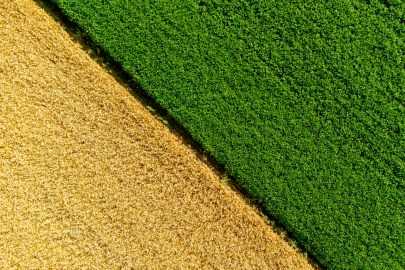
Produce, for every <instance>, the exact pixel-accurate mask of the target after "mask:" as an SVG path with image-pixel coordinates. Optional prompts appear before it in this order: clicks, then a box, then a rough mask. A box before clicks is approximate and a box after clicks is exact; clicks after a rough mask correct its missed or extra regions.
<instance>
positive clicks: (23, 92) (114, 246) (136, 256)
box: [0, 0, 312, 269]
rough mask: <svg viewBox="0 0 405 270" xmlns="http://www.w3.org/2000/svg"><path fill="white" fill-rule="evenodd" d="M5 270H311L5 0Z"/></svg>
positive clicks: (0, 59) (0, 243) (104, 81)
mask: <svg viewBox="0 0 405 270" xmlns="http://www.w3.org/2000/svg"><path fill="white" fill-rule="evenodd" d="M0 235H1V237H0V268H2V269H21V268H28V267H30V268H34V269H35V268H44V267H45V268H58V269H60V268H65V269H70V268H72V269H73V268H82V267H88V269H95V268H98V269H193V268H195V269H312V267H311V266H310V265H309V264H308V262H307V261H306V260H305V259H304V258H302V257H301V256H300V255H299V254H298V253H297V252H295V251H294V249H293V248H292V247H290V246H289V245H288V244H287V243H286V242H284V241H283V239H282V238H281V237H280V236H279V235H277V234H276V233H275V232H273V231H272V230H271V229H270V227H269V226H267V225H266V224H265V223H264V221H263V220H262V219H261V218H260V217H259V216H258V215H257V214H256V213H255V212H254V211H253V210H252V209H251V208H250V207H249V206H248V205H247V204H246V203H245V202H243V200H242V199H240V198H239V197H238V196H237V195H236V194H235V193H234V192H233V191H231V190H230V189H229V188H228V187H227V186H226V185H224V184H222V182H221V181H220V179H219V177H218V175H217V174H216V173H215V172H214V171H213V170H211V169H210V168H209V167H208V166H207V165H206V164H205V163H203V162H202V161H201V160H199V159H198V158H197V156H196V153H195V152H194V151H193V150H192V149H190V148H189V147H187V146H186V145H185V144H183V143H182V142H181V140H180V139H179V138H177V137H176V136H175V135H174V134H173V133H171V132H170V130H169V129H168V128H167V127H166V126H164V125H163V124H162V123H161V122H160V121H159V120H158V119H156V117H155V116H153V115H152V114H151V113H150V112H149V111H148V110H147V109H146V108H144V107H143V106H142V104H141V103H140V102H139V101H137V100H136V99H135V98H134V97H133V96H131V94H130V93H129V90H128V89H125V88H124V87H122V86H121V85H120V84H119V83H118V82H117V81H115V79H114V78H113V77H112V76H111V75H110V74H108V73H107V72H106V71H105V70H104V69H103V68H101V67H100V66H99V65H98V64H97V63H96V62H95V61H94V60H92V59H91V58H90V57H89V56H88V55H87V54H86V53H85V52H84V51H83V50H82V48H81V47H80V46H79V45H78V44H77V43H74V42H73V41H72V40H71V39H70V37H69V35H68V34H67V33H66V32H65V31H64V30H63V29H62V28H61V27H60V26H59V25H58V24H57V23H56V22H55V21H54V20H53V19H52V18H50V17H49V15H47V14H46V12H44V11H43V10H42V9H41V8H39V7H38V6H37V5H36V4H35V2H33V1H32V0H13V1H11V0H0Z"/></svg>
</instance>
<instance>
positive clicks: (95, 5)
mask: <svg viewBox="0 0 405 270" xmlns="http://www.w3.org/2000/svg"><path fill="white" fill-rule="evenodd" d="M53 1H54V2H55V3H56V4H57V5H59V7H61V8H62V9H63V10H64V12H65V13H66V14H67V15H68V16H69V17H70V18H71V20H72V21H74V22H76V23H77V24H79V25H80V27H82V28H83V30H84V31H86V32H87V33H88V34H89V35H90V37H91V38H92V39H93V40H94V41H95V42H97V44H99V45H100V46H102V47H103V48H104V49H105V51H106V52H108V53H109V54H110V55H111V56H112V57H113V58H114V59H115V60H116V61H118V62H120V63H121V64H122V67H123V68H124V69H125V70H126V71H127V72H128V73H129V74H131V75H132V76H133V78H134V79H135V80H137V81H138V82H139V83H140V84H141V85H142V86H143V88H144V89H145V90H146V91H147V92H148V93H149V94H150V95H151V96H152V97H153V98H155V99H156V101H157V102H158V103H159V104H160V105H161V106H162V107H164V108H165V109H167V111H168V112H169V113H170V114H171V115H172V116H173V117H174V118H175V119H176V120H177V121H178V122H179V123H180V124H181V125H183V126H184V127H185V128H186V129H187V130H188V132H190V134H191V135H192V136H193V138H194V139H195V140H196V141H197V142H199V143H200V144H201V145H202V146H203V147H204V148H205V149H206V150H208V151H209V152H210V153H212V154H213V156H214V157H215V158H216V159H217V161H218V162H219V163H221V164H223V165H224V166H225V168H226V169H227V170H228V171H229V172H230V174H231V175H232V176H234V177H235V178H236V179H237V181H238V183H239V184H240V185H241V186H242V187H243V188H244V189H246V191H247V192H249V193H250V194H252V195H253V196H254V197H255V198H256V199H257V201H258V203H260V204H262V205H264V207H265V208H266V210H267V211H268V212H269V213H270V214H271V215H272V216H273V217H275V218H276V219H277V220H278V221H280V222H281V223H282V224H283V225H284V226H285V227H286V228H287V229H288V230H289V231H290V232H291V233H292V234H293V236H294V237H296V238H297V239H298V240H299V242H301V243H302V244H303V245H305V246H306V247H307V248H308V250H309V251H310V252H311V253H312V254H313V255H314V256H316V257H317V258H318V260H319V261H320V262H321V263H322V264H323V265H325V266H326V267H328V268H331V269H403V268H404V267H405V241H404V239H405V229H404V228H405V211H404V209H405V150H404V149H405V140H404V139H405V138H404V134H405V133H404V132H405V130H404V129H405V125H404V119H405V107H404V105H405V99H404V98H405V96H404V87H405V69H404V49H405V46H404V39H405V35H404V32H405V26H404V22H405V17H404V14H405V13H404V12H405V7H404V3H402V1H400V0H389V1H388V0H386V1H376V0H370V1H349V0H341V1H337V0H334V1H326V0H322V1H319V0H316V1H315V0H302V1H301V0H300V1H291V0H286V1H274V0H273V1H271V0H266V1H254V0H250V1H245V0H238V1H221V0H201V1H197V0H172V1H151V0H142V1H140V0H139V1H135V0H115V1H112V0H111V1H105V0H53Z"/></svg>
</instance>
